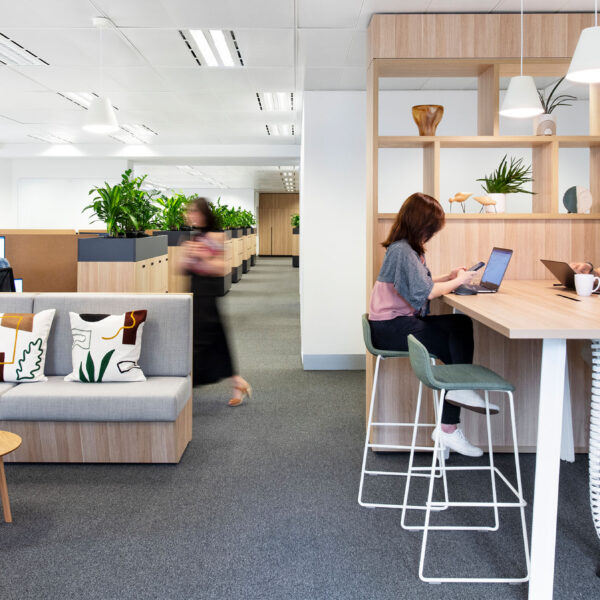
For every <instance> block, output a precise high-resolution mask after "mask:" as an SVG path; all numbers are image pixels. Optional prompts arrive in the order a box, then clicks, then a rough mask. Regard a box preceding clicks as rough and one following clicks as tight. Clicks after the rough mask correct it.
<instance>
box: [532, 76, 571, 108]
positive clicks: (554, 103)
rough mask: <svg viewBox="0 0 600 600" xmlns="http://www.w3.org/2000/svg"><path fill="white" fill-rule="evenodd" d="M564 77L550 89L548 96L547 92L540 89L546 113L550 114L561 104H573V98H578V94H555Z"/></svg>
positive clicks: (539, 94)
mask: <svg viewBox="0 0 600 600" xmlns="http://www.w3.org/2000/svg"><path fill="white" fill-rule="evenodd" d="M563 80H564V77H561V78H560V79H559V80H558V81H557V82H556V84H555V85H554V87H553V88H552V89H551V90H550V93H549V94H548V96H546V92H545V91H544V90H538V91H537V92H538V96H539V97H540V102H541V103H542V107H543V109H544V114H547V115H550V114H552V111H553V110H554V109H555V108H558V107H559V106H573V105H572V104H571V102H572V101H573V100H577V97H576V96H571V95H570V94H559V95H558V96H555V95H554V92H556V90H557V88H558V86H559V85H560V84H561V83H562V82H563Z"/></svg>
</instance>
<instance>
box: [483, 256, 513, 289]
mask: <svg viewBox="0 0 600 600" xmlns="http://www.w3.org/2000/svg"><path fill="white" fill-rule="evenodd" d="M511 256H512V250H507V249H505V248H494V249H493V250H492V253H491V254H490V259H489V260H488V264H487V266H486V267H485V271H484V272H483V275H482V277H481V285H483V286H485V287H494V288H497V287H499V286H500V283H502V278H503V277H504V273H506V269H507V268H508V263H509V262H510V257H511Z"/></svg>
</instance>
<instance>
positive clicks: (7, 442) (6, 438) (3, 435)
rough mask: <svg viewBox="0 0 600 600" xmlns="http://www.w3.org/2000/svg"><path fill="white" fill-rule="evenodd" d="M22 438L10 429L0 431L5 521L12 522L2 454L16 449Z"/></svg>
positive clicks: (0, 480)
mask: <svg viewBox="0 0 600 600" xmlns="http://www.w3.org/2000/svg"><path fill="white" fill-rule="evenodd" d="M22 441H23V440H22V439H21V438H20V437H19V436H18V435H17V434H16V433H10V431H0V498H1V499H2V509H3V511H4V520H5V521H6V522H7V523H12V515H11V514H10V502H9V500H8V487H7V486H6V475H5V474H4V460H3V458H2V457H3V456H4V455H5V454H8V453H9V452H12V451H13V450H16V449H17V448H18V447H19V446H20V445H21V442H22Z"/></svg>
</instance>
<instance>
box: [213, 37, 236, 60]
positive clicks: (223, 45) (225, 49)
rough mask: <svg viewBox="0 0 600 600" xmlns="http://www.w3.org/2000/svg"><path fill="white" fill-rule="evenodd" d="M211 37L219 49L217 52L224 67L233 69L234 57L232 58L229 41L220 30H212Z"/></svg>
mask: <svg viewBox="0 0 600 600" xmlns="http://www.w3.org/2000/svg"><path fill="white" fill-rule="evenodd" d="M210 36H211V37H212V39H213V42H214V43H215V47H216V48H217V52H218V53H219V56H220V57H221V60H222V61H223V65H224V66H226V67H233V66H234V63H233V56H231V51H230V50H229V46H228V45H227V41H226V40H225V35H224V34H223V32H222V31H221V30H220V29H211V30H210Z"/></svg>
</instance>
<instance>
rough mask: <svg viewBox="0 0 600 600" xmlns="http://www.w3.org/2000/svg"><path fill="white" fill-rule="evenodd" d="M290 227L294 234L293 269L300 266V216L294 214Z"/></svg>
mask: <svg viewBox="0 0 600 600" xmlns="http://www.w3.org/2000/svg"><path fill="white" fill-rule="evenodd" d="M290 225H291V226H292V233H293V234H294V237H293V242H292V267H299V266H300V243H299V237H300V215H299V214H294V215H292V218H291V219H290Z"/></svg>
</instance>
